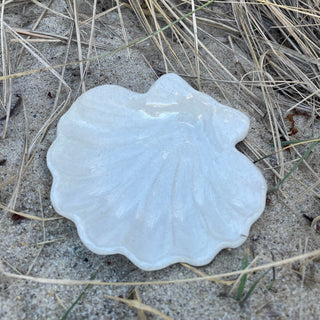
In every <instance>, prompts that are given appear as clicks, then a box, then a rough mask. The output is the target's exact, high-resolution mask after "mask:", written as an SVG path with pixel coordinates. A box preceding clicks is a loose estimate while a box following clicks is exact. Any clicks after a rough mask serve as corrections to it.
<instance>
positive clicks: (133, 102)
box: [47, 74, 266, 270]
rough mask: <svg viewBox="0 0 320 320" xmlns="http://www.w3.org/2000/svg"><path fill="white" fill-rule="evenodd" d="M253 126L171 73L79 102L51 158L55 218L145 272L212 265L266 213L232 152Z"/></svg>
mask: <svg viewBox="0 0 320 320" xmlns="http://www.w3.org/2000/svg"><path fill="white" fill-rule="evenodd" d="M248 130H249V119H248V117H247V116H246V115H244V114H243V113H241V112H240V111H238V110H236V109H233V108H230V107H227V106H224V105H222V104H220V103H218V102H217V101H216V100H214V99H213V98H211V97H210V96H208V95H206V94H204V93H201V92H199V91H196V90H195V89H193V88H192V87H191V86H190V85H189V84H188V83H187V82H185V81H184V80H183V79H182V78H181V77H179V76H177V75H175V74H166V75H164V76H162V77H161V78H159V80H157V81H156V82H155V83H154V84H153V85H152V86H151V88H150V89H149V91H148V92H146V93H144V94H141V93H135V92H132V91H130V90H127V89H125V88H122V87H119V86H115V85H103V86H99V87H96V88H93V89H91V90H89V91H87V92H86V93H84V94H83V95H81V96H80V97H79V98H78V99H77V100H76V101H75V103H74V104H73V105H72V106H71V108H70V109H69V111H68V112H67V113H66V114H65V115H64V116H62V118H61V119H60V121H59V123H58V129H57V137H56V139H55V141H54V142H53V144H52V145H51V147H50V149H49V151H48V157H47V162H48V167H49V169H50V171H51V173H52V176H53V185H52V189H51V201H52V204H53V206H54V208H55V210H56V211H57V212H58V213H59V214H61V215H62V216H64V217H66V218H68V219H71V220H72V221H73V222H74V223H75V224H76V226H77V229H78V233H79V236H80V238H81V240H82V241H83V243H84V244H85V245H86V246H87V247H88V248H89V249H90V250H92V251H93V252H95V253H97V254H102V255H109V254H122V255H125V256H126V257H127V258H129V259H130V260H131V261H132V262H133V263H134V264H135V265H137V266H138V267H139V268H141V269H143V270H157V269H161V268H164V267H166V266H168V265H170V264H173V263H177V262H185V263H189V264H191V265H195V266H201V265H205V264H207V263H209V262H210V261H211V260H212V259H213V258H214V257H215V255H216V254H217V253H218V252H219V251H220V250H221V249H223V248H235V247H237V246H239V245H241V244H242V243H243V242H244V241H245V240H246V237H247V236H248V233H249V229H250V227H251V225H252V223H253V222H254V221H256V220H257V219H258V217H259V216H260V215H261V213H262V212H263V210H264V206H265V198H266V183H265V180H264V178H263V176H262V174H261V173H260V171H259V170H258V169H257V168H256V167H255V165H254V164H252V163H251V161H250V160H249V159H248V158H247V157H246V156H244V155H243V154H242V153H240V152H239V151H238V150H237V149H236V148H235V144H236V143H237V142H239V141H241V140H242V139H244V138H245V136H246V135H247V133H248Z"/></svg>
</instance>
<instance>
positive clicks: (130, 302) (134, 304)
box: [108, 296, 173, 320]
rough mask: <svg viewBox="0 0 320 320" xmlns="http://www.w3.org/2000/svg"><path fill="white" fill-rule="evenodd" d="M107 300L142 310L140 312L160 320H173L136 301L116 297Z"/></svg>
mask: <svg viewBox="0 0 320 320" xmlns="http://www.w3.org/2000/svg"><path fill="white" fill-rule="evenodd" d="M108 298H109V299H112V300H116V301H120V302H122V303H125V304H127V305H128V306H129V307H133V308H135V309H137V310H142V311H147V312H150V313H152V314H154V315H157V316H159V317H160V318H162V319H165V320H173V319H172V318H170V317H168V316H167V315H165V314H164V313H162V312H160V311H159V310H157V309H155V308H152V307H150V306H148V305H146V304H144V303H142V302H139V301H137V300H130V299H124V298H117V297H112V296H108Z"/></svg>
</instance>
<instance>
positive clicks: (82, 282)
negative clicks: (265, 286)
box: [0, 250, 320, 287]
mask: <svg viewBox="0 0 320 320" xmlns="http://www.w3.org/2000/svg"><path fill="white" fill-rule="evenodd" d="M318 257H320V250H314V251H311V252H308V253H304V254H299V255H297V256H294V257H291V258H288V259H284V260H280V261H274V262H271V263H266V264H263V265H260V266H257V267H253V268H248V269H245V270H237V271H232V272H226V273H219V274H215V275H212V276H206V277H197V278H186V279H176V280H162V281H142V282H139V281H136V282H104V281H99V280H71V279H51V278H39V277H30V276H26V275H20V274H14V273H10V272H6V271H5V270H4V268H3V265H2V263H0V273H2V274H3V276H5V277H8V278H12V279H20V280H28V281H33V282H37V283H46V284H59V285H66V286H69V285H77V286H79V285H80V286H81V285H88V284H90V285H95V286H114V287H124V286H147V285H167V284H179V283H191V282H200V281H213V280H215V279H220V278H226V277H230V276H238V275H243V274H248V273H252V272H256V271H260V270H266V269H270V268H274V267H280V266H284V265H287V264H291V263H293V262H296V261H303V260H305V259H311V260H310V261H312V260H314V259H316V258H318ZM318 281H320V279H318Z"/></svg>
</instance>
